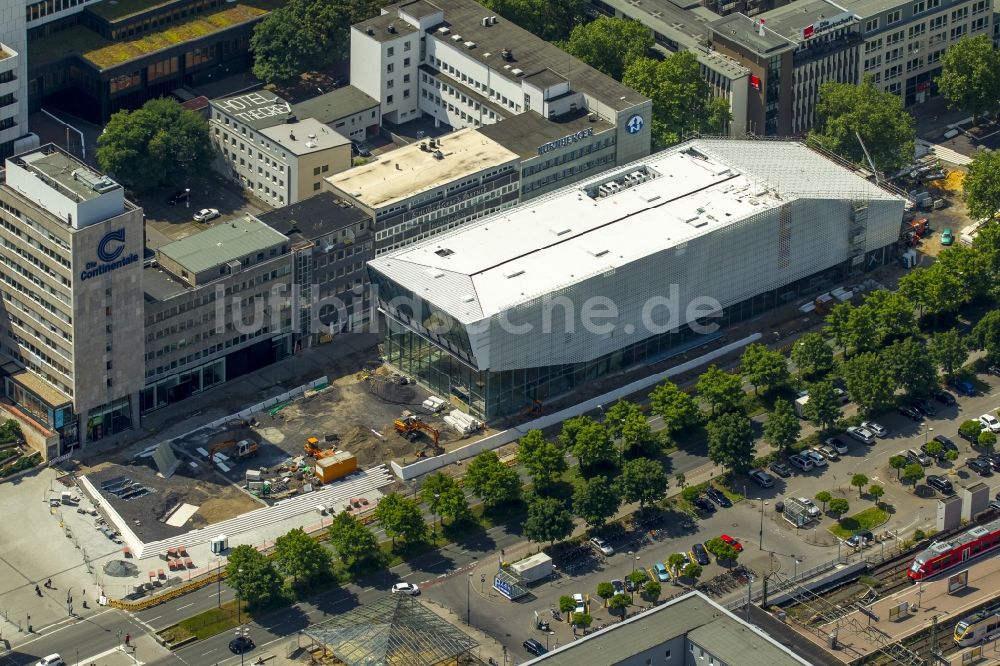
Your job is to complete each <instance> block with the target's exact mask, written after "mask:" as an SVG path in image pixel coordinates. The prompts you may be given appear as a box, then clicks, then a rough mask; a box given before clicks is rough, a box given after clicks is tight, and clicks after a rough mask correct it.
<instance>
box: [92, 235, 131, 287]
mask: <svg viewBox="0 0 1000 666" xmlns="http://www.w3.org/2000/svg"><path fill="white" fill-rule="evenodd" d="M123 252H125V228H124V227H122V228H121V229H115V230H114V231H109V232H108V233H106V234H104V236H103V237H102V238H101V240H100V241H98V243H97V258H98V259H100V260H101V262H102V263H98V262H96V261H88V262H87V268H86V270H83V271H80V279H81V280H88V279H90V278H92V277H97V276H98V275H104V274H105V273H109V272H111V271H113V270H115V269H118V268H121V267H122V266H128V265H129V264H132V263H135V262H137V261H139V255H138V254H136V253H134V252H133V253H132V254H130V255H128V256H126V257H122V253H123Z"/></svg>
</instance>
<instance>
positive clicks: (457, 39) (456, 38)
mask: <svg viewBox="0 0 1000 666" xmlns="http://www.w3.org/2000/svg"><path fill="white" fill-rule="evenodd" d="M451 41H453V42H460V41H462V35H452V36H451Z"/></svg>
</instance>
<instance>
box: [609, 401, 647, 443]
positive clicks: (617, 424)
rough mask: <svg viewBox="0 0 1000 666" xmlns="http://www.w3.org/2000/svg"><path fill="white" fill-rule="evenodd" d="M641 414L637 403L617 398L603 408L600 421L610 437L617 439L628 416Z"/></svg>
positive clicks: (623, 428)
mask: <svg viewBox="0 0 1000 666" xmlns="http://www.w3.org/2000/svg"><path fill="white" fill-rule="evenodd" d="M635 416H642V410H641V409H639V405H637V404H635V403H634V402H630V401H628V400H618V401H616V402H615V404H613V405H611V406H610V407H608V408H607V409H606V410H604V419H603V420H602V423H603V424H604V427H605V428H607V430H608V435H609V436H610V437H611V438H612V439H618V438H619V437H621V436H622V432H623V431H624V430H625V422H626V421H628V419H629V417H635Z"/></svg>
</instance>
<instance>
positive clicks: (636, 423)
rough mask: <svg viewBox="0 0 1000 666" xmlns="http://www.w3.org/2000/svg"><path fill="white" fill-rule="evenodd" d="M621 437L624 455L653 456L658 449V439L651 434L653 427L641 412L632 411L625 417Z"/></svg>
mask: <svg viewBox="0 0 1000 666" xmlns="http://www.w3.org/2000/svg"><path fill="white" fill-rule="evenodd" d="M621 437H622V446H623V448H624V450H625V455H628V456H654V455H656V453H657V452H658V451H659V450H660V440H659V439H657V437H656V435H654V434H653V428H652V426H650V425H649V420H647V419H646V415H645V414H643V413H642V412H639V411H637V412H633V413H631V414H629V415H628V416H626V417H625V423H624V424H622V435H621Z"/></svg>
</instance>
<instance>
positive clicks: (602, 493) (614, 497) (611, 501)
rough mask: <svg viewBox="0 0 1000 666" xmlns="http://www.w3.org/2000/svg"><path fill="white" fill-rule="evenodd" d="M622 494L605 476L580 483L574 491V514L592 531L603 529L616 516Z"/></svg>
mask: <svg viewBox="0 0 1000 666" xmlns="http://www.w3.org/2000/svg"><path fill="white" fill-rule="evenodd" d="M619 504H621V494H620V493H619V492H618V489H617V488H615V486H614V484H612V483H610V482H609V481H608V479H607V478H605V477H603V476H595V477H594V478H592V479H584V480H582V481H580V482H579V483H578V484H577V486H576V489H574V491H573V512H574V513H575V514H576V515H578V516H580V518H582V519H583V521H584V522H585V523H587V526H588V527H590V528H592V529H597V528H600V527H603V526H604V524H605V523H606V522H607V521H608V518H610V517H611V516H613V515H615V512H616V511H618V506H619Z"/></svg>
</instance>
